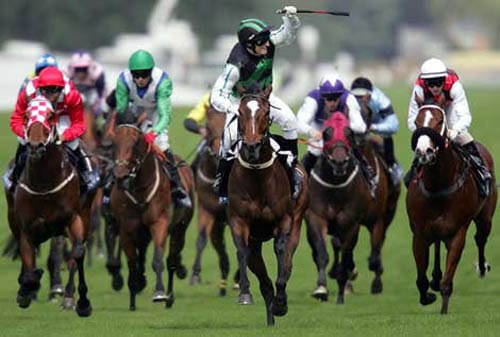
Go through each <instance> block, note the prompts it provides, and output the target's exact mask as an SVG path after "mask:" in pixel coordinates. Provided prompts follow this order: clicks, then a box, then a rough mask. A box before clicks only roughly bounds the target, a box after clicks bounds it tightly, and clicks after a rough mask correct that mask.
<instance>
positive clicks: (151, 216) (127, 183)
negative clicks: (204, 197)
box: [111, 123, 194, 310]
mask: <svg viewBox="0 0 500 337" xmlns="http://www.w3.org/2000/svg"><path fill="white" fill-rule="evenodd" d="M114 146H115V150H114V152H115V156H114V168H113V174H114V177H115V184H114V186H113V188H112V191H111V210H112V213H113V216H114V218H115V220H116V223H117V226H118V229H119V239H120V244H121V246H122V248H123V251H124V252H125V255H126V257H127V263H128V267H129V276H128V288H129V292H130V301H129V309H130V310H135V309H136V303H135V298H136V294H137V293H138V292H140V291H141V290H143V289H144V288H145V286H146V277H145V275H144V271H145V267H144V265H145V259H146V248H147V245H148V244H149V242H150V241H152V242H153V245H154V253H153V270H154V271H155V273H156V285H155V291H154V294H153V302H165V305H166V307H167V308H170V307H171V306H172V305H173V303H174V300H175V299H174V293H173V276H174V273H177V274H178V275H179V268H181V251H182V248H183V247H184V238H185V232H186V229H187V226H188V225H189V223H190V221H191V218H192V216H193V208H192V207H190V208H186V207H180V206H176V207H174V206H173V203H172V200H171V196H170V179H169V175H168V173H167V172H166V170H165V169H164V168H163V167H162V165H163V164H162V163H161V162H160V160H159V158H158V157H157V155H156V154H155V151H152V150H150V149H149V148H148V145H147V143H146V141H145V139H144V136H143V132H142V131H141V129H140V128H139V127H137V126H136V125H135V124H127V123H124V124H119V125H118V126H117V127H116V129H115V135H114ZM179 174H180V176H181V180H182V182H183V185H184V188H185V189H186V191H188V193H189V194H190V196H191V197H193V195H194V183H193V179H194V178H193V174H192V171H191V169H190V167H189V166H181V167H179ZM168 235H170V247H169V254H168V257H167V261H166V262H167V269H168V284H167V292H166V293H165V288H164V284H163V281H162V273H163V269H164V263H163V261H162V259H163V256H164V250H165V245H166V240H167V236H168Z"/></svg>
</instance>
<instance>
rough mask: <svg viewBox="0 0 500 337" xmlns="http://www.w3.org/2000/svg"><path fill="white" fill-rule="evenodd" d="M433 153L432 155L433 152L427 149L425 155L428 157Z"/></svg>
mask: <svg viewBox="0 0 500 337" xmlns="http://www.w3.org/2000/svg"><path fill="white" fill-rule="evenodd" d="M433 153H434V151H433V150H432V149H431V148H428V149H427V150H425V154H426V155H428V156H430V155H431V154H433Z"/></svg>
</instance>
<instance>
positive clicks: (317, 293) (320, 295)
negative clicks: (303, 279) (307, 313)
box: [311, 286, 328, 302]
mask: <svg viewBox="0 0 500 337" xmlns="http://www.w3.org/2000/svg"><path fill="white" fill-rule="evenodd" d="M311 296H312V297H314V298H315V299H318V300H320V301H321V302H326V301H328V289H327V288H326V287H325V286H319V287H317V288H316V289H315V290H314V291H313V293H312V294H311Z"/></svg>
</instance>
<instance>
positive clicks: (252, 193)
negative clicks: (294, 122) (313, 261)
mask: <svg viewBox="0 0 500 337" xmlns="http://www.w3.org/2000/svg"><path fill="white" fill-rule="evenodd" d="M271 90H272V88H271V86H269V87H268V88H266V89H265V90H263V91H262V92H259V93H251V92H250V93H245V94H243V95H242V98H241V101H240V105H239V116H238V133H239V141H238V147H239V151H238V154H237V160H235V162H234V164H233V166H232V168H231V171H230V173H229V183H228V197H229V204H228V205H227V218H228V220H229V223H230V226H231V230H232V234H233V239H234V242H235V244H236V247H237V256H238V265H239V271H240V295H239V303H245V302H247V301H248V300H249V297H250V294H249V282H248V275H247V266H248V267H249V268H250V270H251V271H252V272H253V273H254V274H255V275H256V276H257V278H258V280H259V284H260V291H261V294H262V296H263V298H264V301H265V306H266V317H267V325H268V326H272V325H274V317H275V316H284V315H285V314H286V313H287V311H288V303H287V294H286V285H287V282H288V280H289V278H290V275H291V269H292V257H293V254H294V252H295V249H296V247H297V244H298V242H299V238H300V227H301V222H302V219H303V214H304V211H305V208H306V205H307V201H308V200H307V186H306V184H305V179H304V181H303V182H302V189H301V192H300V194H299V196H298V198H297V200H296V201H293V200H292V197H291V186H290V183H289V179H288V176H287V172H286V169H285V167H284V166H283V164H282V163H281V161H280V160H276V159H277V154H276V151H275V149H274V148H273V146H272V143H275V141H274V140H272V139H271V134H270V131H269V128H270V123H271V119H270V103H269V95H270V93H271ZM302 172H304V170H303V168H302ZM304 174H305V173H304ZM270 239H274V252H275V255H276V257H277V262H278V274H277V279H276V293H275V290H274V287H273V284H272V282H271V279H270V278H269V276H268V273H267V270H266V266H265V262H264V259H263V257H262V244H263V242H265V241H268V240H270Z"/></svg>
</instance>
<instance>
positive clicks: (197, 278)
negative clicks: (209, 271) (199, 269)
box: [189, 274, 201, 286]
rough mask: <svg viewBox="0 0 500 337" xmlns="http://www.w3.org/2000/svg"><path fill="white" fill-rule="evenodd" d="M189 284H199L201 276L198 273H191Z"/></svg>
mask: <svg viewBox="0 0 500 337" xmlns="http://www.w3.org/2000/svg"><path fill="white" fill-rule="evenodd" d="M189 284H190V285H192V286H194V285H199V284H201V276H200V275H198V274H193V275H191V278H190V279H189Z"/></svg>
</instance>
